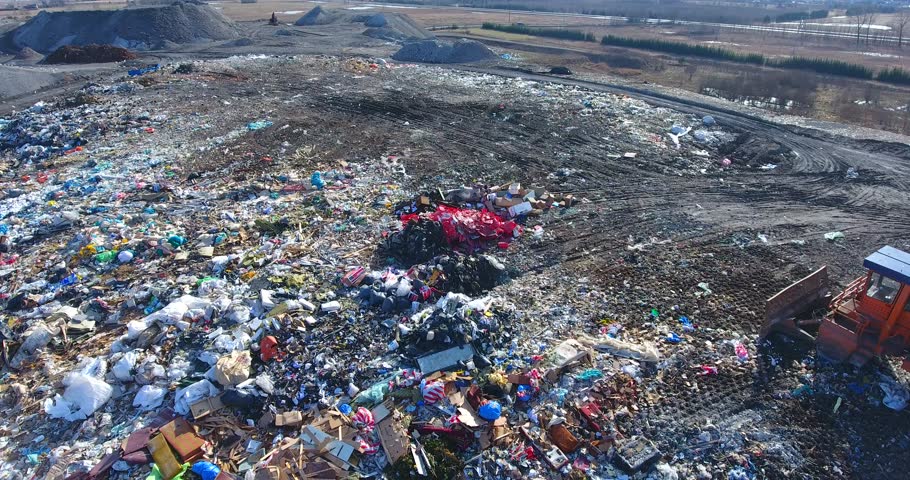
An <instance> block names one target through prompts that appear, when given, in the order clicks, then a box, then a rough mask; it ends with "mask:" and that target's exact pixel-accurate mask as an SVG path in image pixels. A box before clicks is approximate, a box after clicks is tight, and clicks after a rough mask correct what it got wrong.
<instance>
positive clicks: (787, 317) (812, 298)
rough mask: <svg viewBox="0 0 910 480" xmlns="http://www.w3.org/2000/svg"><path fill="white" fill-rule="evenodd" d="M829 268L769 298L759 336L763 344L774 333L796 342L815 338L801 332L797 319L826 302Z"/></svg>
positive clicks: (822, 269) (817, 271)
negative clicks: (793, 339) (781, 334)
mask: <svg viewBox="0 0 910 480" xmlns="http://www.w3.org/2000/svg"><path fill="white" fill-rule="evenodd" d="M828 293H829V292H828V267H827V266H825V267H822V268H819V269H818V270H816V271H814V272H812V274H811V275H809V276H807V277H805V278H803V279H802V280H799V281H798V282H796V283H794V284H793V285H790V286H789V287H787V288H785V289H783V290H781V291H780V292H778V293H777V295H774V296H773V297H771V298H769V299H768V301H767V303H766V304H765V323H764V324H763V325H762V328H761V331H760V332H759V339H760V340H764V339H765V338H766V337H767V336H768V335H770V334H771V333H774V332H780V333H783V334H785V335H787V336H790V337H793V338H795V339H803V340H807V341H810V342H811V341H814V340H815V337H814V336H813V335H812V334H810V333H809V332H807V331H805V330H803V329H802V328H800V326H799V324H797V321H796V318H797V317H798V316H799V315H800V314H802V313H805V312H808V311H810V310H813V309H816V308H821V307H824V306H825V305H826V304H827V300H828Z"/></svg>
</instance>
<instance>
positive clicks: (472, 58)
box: [392, 39, 496, 63]
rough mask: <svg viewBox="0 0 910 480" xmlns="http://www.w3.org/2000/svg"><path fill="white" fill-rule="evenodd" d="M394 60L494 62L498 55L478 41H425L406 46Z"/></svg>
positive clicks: (393, 56) (396, 54)
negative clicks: (451, 42)
mask: <svg viewBox="0 0 910 480" xmlns="http://www.w3.org/2000/svg"><path fill="white" fill-rule="evenodd" d="M392 58H393V59H395V60H398V61H402V62H424V63H468V62H479V61H483V60H492V59H495V58H496V54H495V53H493V51H492V50H490V49H489V48H488V47H487V46H486V45H484V44H482V43H480V42H478V41H476V40H465V39H461V40H458V41H456V42H455V43H454V44H450V43H447V42H443V41H440V40H423V41H420V42H411V43H408V44H406V45H405V46H403V47H401V50H399V51H398V52H396V53H395V54H394V55H392Z"/></svg>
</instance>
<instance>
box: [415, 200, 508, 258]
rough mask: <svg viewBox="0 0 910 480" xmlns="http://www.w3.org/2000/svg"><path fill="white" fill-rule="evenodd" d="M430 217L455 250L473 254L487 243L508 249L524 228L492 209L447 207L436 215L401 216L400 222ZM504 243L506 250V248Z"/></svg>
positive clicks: (437, 210)
mask: <svg viewBox="0 0 910 480" xmlns="http://www.w3.org/2000/svg"><path fill="white" fill-rule="evenodd" d="M419 218H427V219H430V220H433V221H434V222H439V223H440V224H441V225H442V232H443V234H444V235H445V237H446V241H447V242H448V243H449V245H451V246H452V248H456V249H463V250H467V251H474V250H476V249H478V248H482V247H485V246H486V244H488V243H492V242H499V244H500V245H499V248H508V242H509V241H510V240H512V239H513V238H515V237H517V236H518V235H520V234H521V231H522V228H521V226H519V225H518V224H517V223H515V222H514V221H512V220H508V221H504V220H503V219H502V218H500V217H499V216H498V215H496V214H495V213H493V212H491V211H489V210H485V209H484V210H474V209H470V208H456V207H449V206H446V205H440V206H438V207H436V211H435V212H428V213H421V214H416V213H412V214H408V215H402V216H401V223H402V225H404V226H407V224H408V223H409V222H412V221H417V220H418V219H419ZM502 244H505V245H506V247H503V245H502Z"/></svg>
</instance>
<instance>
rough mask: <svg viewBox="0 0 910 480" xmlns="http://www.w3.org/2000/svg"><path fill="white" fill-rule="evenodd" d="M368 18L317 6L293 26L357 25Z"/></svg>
mask: <svg viewBox="0 0 910 480" xmlns="http://www.w3.org/2000/svg"><path fill="white" fill-rule="evenodd" d="M368 18H369V16H368V15H363V14H355V13H352V12H350V11H347V10H330V9H326V8H322V7H321V6H318V5H317V6H316V7H313V9H312V10H310V11H309V12H307V13H306V15H304V16H302V17H300V18H299V19H298V20H297V21H296V22H294V25H297V26H298V27H309V26H313V25H334V24H338V23H358V22H363V21H365V20H367V19H368Z"/></svg>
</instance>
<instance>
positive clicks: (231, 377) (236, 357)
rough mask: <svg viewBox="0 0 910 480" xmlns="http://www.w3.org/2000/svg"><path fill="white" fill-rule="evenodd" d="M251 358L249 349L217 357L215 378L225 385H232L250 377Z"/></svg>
mask: <svg viewBox="0 0 910 480" xmlns="http://www.w3.org/2000/svg"><path fill="white" fill-rule="evenodd" d="M252 361H253V359H252V357H250V351H249V350H242V351H235V352H231V354H230V355H225V356H223V357H221V358H219V359H218V362H217V363H216V364H215V380H217V381H218V383H220V384H221V385H224V386H225V387H233V386H235V385H237V384H238V383H240V382H242V381H244V380H246V379H248V378H250V364H251V363H252Z"/></svg>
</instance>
